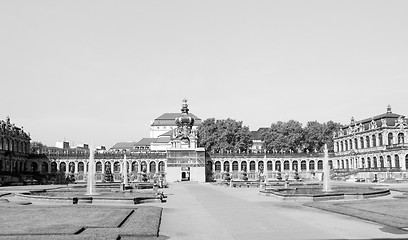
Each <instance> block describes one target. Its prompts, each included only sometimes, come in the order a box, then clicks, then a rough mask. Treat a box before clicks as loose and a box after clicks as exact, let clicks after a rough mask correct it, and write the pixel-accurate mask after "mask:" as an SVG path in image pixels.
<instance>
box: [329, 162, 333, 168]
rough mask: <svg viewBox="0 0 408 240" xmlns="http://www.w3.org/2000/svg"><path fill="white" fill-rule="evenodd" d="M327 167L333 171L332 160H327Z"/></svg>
mask: <svg viewBox="0 0 408 240" xmlns="http://www.w3.org/2000/svg"><path fill="white" fill-rule="evenodd" d="M329 167H330V169H333V161H332V160H329Z"/></svg>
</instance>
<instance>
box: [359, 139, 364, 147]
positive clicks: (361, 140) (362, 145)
mask: <svg viewBox="0 0 408 240" xmlns="http://www.w3.org/2000/svg"><path fill="white" fill-rule="evenodd" d="M360 145H361V148H364V138H363V137H360Z"/></svg>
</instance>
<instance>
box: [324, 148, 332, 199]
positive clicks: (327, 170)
mask: <svg viewBox="0 0 408 240" xmlns="http://www.w3.org/2000/svg"><path fill="white" fill-rule="evenodd" d="M323 191H325V192H330V191H332V190H331V186H330V166H329V151H328V150H327V144H324V160H323Z"/></svg>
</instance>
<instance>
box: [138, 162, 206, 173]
mask: <svg viewBox="0 0 408 240" xmlns="http://www.w3.org/2000/svg"><path fill="white" fill-rule="evenodd" d="M133 163H135V162H133ZM133 163H132V165H133ZM210 166H211V165H210ZM136 171H137V169H136ZM165 171H166V166H165V164H164V162H163V161H160V162H159V172H161V173H163V172H165Z"/></svg>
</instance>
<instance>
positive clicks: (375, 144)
mask: <svg viewBox="0 0 408 240" xmlns="http://www.w3.org/2000/svg"><path fill="white" fill-rule="evenodd" d="M375 138H376V137H375V135H372V136H371V141H372V144H371V145H372V146H373V147H376V146H377V141H376V140H375Z"/></svg>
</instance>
